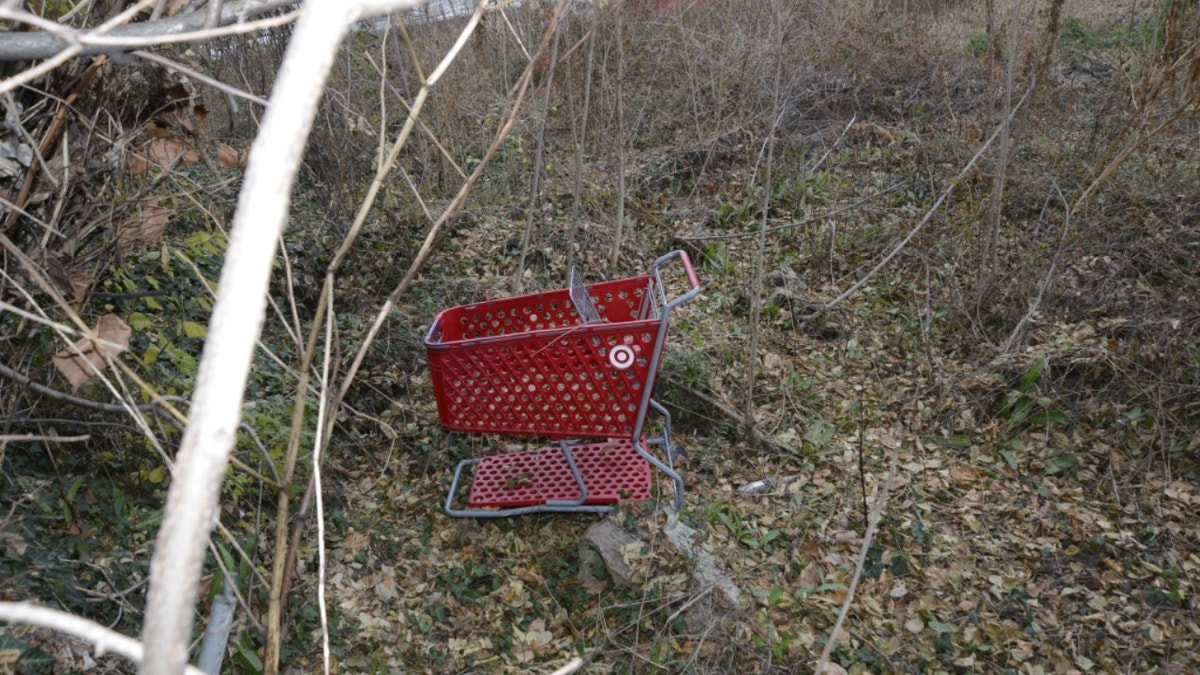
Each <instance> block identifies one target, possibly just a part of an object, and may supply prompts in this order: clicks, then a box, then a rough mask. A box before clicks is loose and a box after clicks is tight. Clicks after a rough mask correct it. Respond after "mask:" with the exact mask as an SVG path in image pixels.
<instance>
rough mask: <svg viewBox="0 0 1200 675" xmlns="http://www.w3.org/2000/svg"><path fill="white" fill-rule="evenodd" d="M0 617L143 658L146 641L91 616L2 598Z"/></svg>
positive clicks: (100, 650) (195, 674) (193, 672)
mask: <svg viewBox="0 0 1200 675" xmlns="http://www.w3.org/2000/svg"><path fill="white" fill-rule="evenodd" d="M0 621H8V622H9V623H24V624H31V625H34V626H41V627H42V628H49V629H50V630H56V631H58V632H60V633H66V634H68V635H74V636H75V637H77V638H79V639H81V640H85V641H87V642H90V643H92V645H94V646H95V647H96V655H97V656H100V655H102V654H104V652H112V653H114V654H120V655H121V656H124V657H125V658H127V659H129V660H130V661H133V662H135V663H140V662H141V660H142V655H143V650H142V643H140V642H138V641H137V640H134V639H133V638H131V637H128V636H126V635H122V634H121V633H118V632H116V631H114V630H110V629H108V628H105V627H104V626H101V625H100V624H98V623H96V622H95V621H91V620H88V619H84V618H82V617H78V616H75V615H74V614H68V613H66V612H63V611H60V610H57V609H50V608H49V607H38V606H37V605H31V604H29V603H28V602H0ZM186 672H187V674H188V675H204V672H203V671H201V670H199V669H196V668H193V667H191V666H188V668H187V671H186Z"/></svg>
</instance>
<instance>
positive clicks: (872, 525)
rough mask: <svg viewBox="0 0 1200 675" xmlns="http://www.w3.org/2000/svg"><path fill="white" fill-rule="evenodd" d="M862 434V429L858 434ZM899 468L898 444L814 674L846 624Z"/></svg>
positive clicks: (820, 674) (820, 669) (820, 673)
mask: <svg viewBox="0 0 1200 675" xmlns="http://www.w3.org/2000/svg"><path fill="white" fill-rule="evenodd" d="M858 433H859V434H860V435H861V434H862V433H863V431H862V429H859V432H858ZM899 466H900V444H896V447H894V448H892V466H891V468H890V469H889V470H888V475H887V478H885V479H884V480H883V484H882V488H881V487H880V484H879V483H876V484H875V490H874V493H875V495H876V499H875V505H874V507H872V509H871V516H870V518H868V520H867V533H866V534H865V535H863V543H862V548H860V549H859V551H858V561H857V562H856V563H855V564H854V578H853V579H852V580H851V581H850V588H849V590H847V591H846V599H845V600H844V601H843V602H842V610H841V611H840V612H838V618H837V621H835V622H834V623H833V628H832V629H831V630H830V631H829V640H828V641H827V642H826V643H825V649H824V650H822V651H821V658H820V659H818V660H817V668H816V674H817V675H823V673H824V672H825V666H826V665H828V663H829V656H830V655H831V654H833V649H834V647H836V646H837V636H838V633H839V632H840V631H841V629H842V624H843V623H845V622H846V616H847V615H848V614H849V613H850V604H851V603H853V602H854V591H855V590H856V589H857V588H858V582H859V580H860V579H862V574H863V566H864V565H865V564H866V562H867V553H868V552H869V551H870V550H871V542H872V541H874V539H875V532H876V530H878V529H879V521H880V520H881V518H882V514H883V507H884V505H885V504H887V499H888V489H889V488H890V487H891V484H892V480H893V479H895V477H896V471H897V469H898V468H899Z"/></svg>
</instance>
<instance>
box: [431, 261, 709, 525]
mask: <svg viewBox="0 0 1200 675" xmlns="http://www.w3.org/2000/svg"><path fill="white" fill-rule="evenodd" d="M673 260H678V261H680V262H681V263H682V265H683V268H684V273H685V275H686V277H687V281H688V289H687V291H686V292H685V293H683V294H682V295H680V296H678V297H675V298H669V297H668V296H667V291H666V288H665V284H664V283H663V276H662V267H663V265H665V264H666V263H668V262H671V261H673ZM700 289H701V287H700V281H699V278H698V277H697V276H696V272H695V270H694V268H693V267H692V263H691V260H690V258H689V257H688V255H687V253H686V252H684V251H681V250H677V251H672V252H671V253H668V254H666V255H664V256H662V257H660V258H658V259H657V260H655V261H654V263H653V264H652V265H651V267H650V271H649V274H647V275H645V276H641V277H633V278H629V279H622V280H616V281H610V282H602V283H598V284H592V285H590V286H589V287H587V288H586V289H584V287H583V286H582V285H581V284H580V285H577V278H576V276H575V275H574V273H572V282H571V285H570V287H569V288H567V289H561V290H558V291H551V292H548V293H539V294H531V295H526V296H519V297H515V298H508V299H504V300H496V301H490V302H485V303H478V304H472V305H462V306H459V307H453V308H450V309H447V310H445V311H443V312H441V313H440V314H439V315H438V317H437V319H436V320H435V321H434V323H433V325H432V326H431V327H430V329H429V331H428V332H427V333H426V335H425V347H426V353H427V355H428V357H429V360H430V370H431V373H432V379H433V383H434V392H435V396H436V398H437V403H438V414H439V417H440V419H441V422H442V424H443V426H446V427H447V428H450V429H455V430H461V431H475V432H488V433H515V434H526V435H541V436H548V437H550V438H552V439H555V440H554V441H553V442H552V444H551V446H550V447H548V448H541V449H539V450H535V451H532V452H525V453H510V454H507V455H493V456H490V457H484V458H478V459H467V460H463V461H462V462H460V463H459V464H458V466H457V468H456V469H455V471H454V478H453V480H452V482H451V486H450V491H449V494H448V495H447V497H446V502H445V506H444V510H445V512H446V514H447V515H450V516H454V517H467V518H499V517H509V516H516V515H524V514H531V513H604V512H607V511H610V510H611V509H612V504H613V503H615V502H616V501H620V500H621V499H625V498H645V497H648V496H649V480H650V479H649V475H648V473H647V474H646V475H642V471H643V470H644V471H645V472H648V471H649V466H653V467H654V468H656V469H658V470H659V471H661V472H663V473H664V474H665V475H666V476H667V477H669V478H670V479H671V482H672V484H673V488H674V493H675V494H674V497H675V498H674V507H675V508H676V509H679V508H680V507H681V506H682V504H683V493H684V482H683V478H682V477H681V476H680V475H679V473H678V472H677V471H676V470H675V460H676V458H677V457H678V456H679V454H680V452H681V451H680V450H679V449H678V448H677V447H676V446H675V445H674V444H673V443H672V441H671V416H670V413H668V412H667V410H666V408H664V407H663V406H662V405H660V404H659V403H658V402H657V401H655V400H653V398H652V392H653V387H654V382H655V379H656V376H657V373H658V367H659V364H660V361H661V358H662V350H663V346H664V344H665V342H666V335H667V329H668V327H669V325H670V315H671V312H672V310H674V309H675V308H677V307H679V306H680V305H682V304H683V303H685V302H688V301H690V300H692V299H693V298H695V297H696V296H697V295H698V294H699V293H700ZM651 409H653V410H655V411H656V412H658V413H659V414H660V415H661V416H662V419H663V422H662V425H663V433H662V435H661V436H660V437H656V438H652V439H646V438H644V437H643V430H644V428H645V424H646V416H647V413H648V412H649V410H651ZM589 438H590V439H597V438H598V439H603V440H602V441H600V442H592V443H588V442H585V441H584V440H582V439H589ZM652 448H653V449H654V450H655V451H656V452H651V449H652ZM660 455H661V456H660ZM581 464H583V465H584V468H581ZM468 467H474V468H475V478H474V480H473V482H472V488H471V499H470V500H469V504H470V506H471V507H472V508H465V509H460V508H455V506H454V499H455V495H456V494H457V492H458V490H459V486H460V483H461V482H462V477H463V473H464V471H465V470H466V469H467V468H468ZM518 470H520V471H519V472H518ZM609 474H613V475H616V476H618V477H619V478H625V479H627V480H629V481H632V483H631V484H633V485H635V488H633V489H632V492H629V491H627V490H625V489H623V488H621V487H620V485H621V484H622V483H621V482H620V480H616V481H615V482H614V481H613V480H610V479H611V478H612V476H610V475H609ZM535 478H536V479H537V484H535V481H534V479H535ZM589 483H591V484H592V485H593V489H592V490H589V488H588V485H589ZM643 485H644V487H645V488H646V489H645V490H644V492H643V490H642V489H641V488H642V487H643ZM477 493H478V494H477ZM546 495H548V496H546ZM481 506H486V507H488V508H477V507H481Z"/></svg>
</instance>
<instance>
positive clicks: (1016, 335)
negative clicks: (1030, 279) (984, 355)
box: [1000, 184, 1071, 356]
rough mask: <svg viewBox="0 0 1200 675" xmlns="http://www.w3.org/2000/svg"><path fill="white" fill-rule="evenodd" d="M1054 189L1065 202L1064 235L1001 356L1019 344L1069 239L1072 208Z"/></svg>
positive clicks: (1055, 187) (1056, 190) (1052, 277)
mask: <svg viewBox="0 0 1200 675" xmlns="http://www.w3.org/2000/svg"><path fill="white" fill-rule="evenodd" d="M1054 191H1055V192H1056V193H1058V197H1059V199H1060V200H1062V204H1063V229H1062V235H1060V236H1059V238H1058V246H1057V247H1056V248H1055V249H1054V258H1052V259H1051V260H1050V269H1048V270H1046V274H1045V276H1043V277H1042V282H1041V283H1040V284H1038V292H1037V296H1036V297H1035V298H1034V299H1033V302H1031V303H1030V304H1029V309H1028V310H1027V311H1026V312H1025V315H1024V316H1022V317H1021V320H1020V321H1018V322H1017V325H1016V326H1014V327H1013V329H1012V333H1009V335H1008V339H1007V340H1005V341H1004V346H1003V347H1001V348H1000V356H1007V355H1008V353H1009V352H1011V351H1012V349H1013V347H1014V346H1016V344H1017V340H1018V339H1020V337H1021V333H1022V332H1023V331H1024V330H1025V326H1026V325H1028V324H1029V321H1030V320H1031V319H1033V316H1034V314H1036V313H1037V311H1038V307H1040V306H1041V304H1042V297H1043V296H1045V294H1046V289H1048V288H1050V283H1051V282H1052V281H1054V272H1055V270H1057V269H1058V263H1059V261H1060V260H1061V259H1062V252H1063V245H1064V244H1065V243H1066V241H1067V235H1068V234H1069V233H1070V232H1071V209H1070V207H1069V206H1068V205H1067V199H1066V197H1065V196H1064V195H1063V193H1062V191H1061V190H1059V189H1058V185H1057V184H1056V185H1055V186H1054Z"/></svg>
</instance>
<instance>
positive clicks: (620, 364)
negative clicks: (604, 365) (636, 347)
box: [608, 345, 634, 370]
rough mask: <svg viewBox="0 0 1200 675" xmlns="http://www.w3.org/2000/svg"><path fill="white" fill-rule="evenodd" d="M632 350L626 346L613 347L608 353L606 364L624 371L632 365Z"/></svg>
mask: <svg viewBox="0 0 1200 675" xmlns="http://www.w3.org/2000/svg"><path fill="white" fill-rule="evenodd" d="M633 358H634V357H633V348H632V347H627V346H626V345H620V346H618V347H613V348H612V351H611V352H609V353H608V362H609V363H610V364H612V367H613V368H621V369H622V370H623V369H626V368H629V367H630V366H632V365H633Z"/></svg>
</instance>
